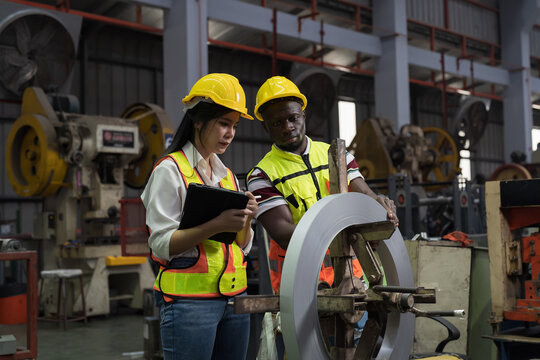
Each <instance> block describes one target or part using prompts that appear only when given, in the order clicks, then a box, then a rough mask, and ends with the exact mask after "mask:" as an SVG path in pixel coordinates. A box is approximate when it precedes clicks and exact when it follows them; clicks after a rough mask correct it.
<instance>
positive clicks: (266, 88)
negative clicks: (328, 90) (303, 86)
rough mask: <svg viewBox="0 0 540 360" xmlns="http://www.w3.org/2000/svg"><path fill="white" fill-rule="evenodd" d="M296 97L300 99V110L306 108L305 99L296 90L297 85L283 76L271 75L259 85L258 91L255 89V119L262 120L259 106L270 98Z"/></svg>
mask: <svg viewBox="0 0 540 360" xmlns="http://www.w3.org/2000/svg"><path fill="white" fill-rule="evenodd" d="M289 96H293V97H297V98H298V99H300V100H302V110H304V109H305V108H306V105H307V99H306V97H305V96H304V94H302V93H301V92H300V90H298V87H297V86H296V85H295V84H294V83H293V82H292V81H291V80H289V79H287V78H286V77H283V76H273V77H271V78H270V79H268V80H266V81H265V82H264V84H262V85H261V87H260V88H259V91H257V103H256V104H255V116H256V117H257V119H259V120H261V121H263V118H262V116H261V113H260V112H259V108H260V107H261V106H262V105H263V104H265V103H267V102H268V101H270V100H274V99H279V98H284V97H289Z"/></svg>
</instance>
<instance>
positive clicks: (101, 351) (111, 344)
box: [38, 314, 144, 360]
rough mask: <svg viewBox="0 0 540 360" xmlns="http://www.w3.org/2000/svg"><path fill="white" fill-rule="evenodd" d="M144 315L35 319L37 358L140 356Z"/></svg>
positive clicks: (108, 359) (65, 359) (112, 359)
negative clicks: (62, 322) (55, 320)
mask: <svg viewBox="0 0 540 360" xmlns="http://www.w3.org/2000/svg"><path fill="white" fill-rule="evenodd" d="M143 325H144V321H143V315H142V314H140V315H139V314H119V315H110V316H107V317H105V316H100V317H91V318H89V322H88V324H87V325H85V324H84V322H82V321H80V322H79V321H76V322H71V323H68V325H67V330H66V331H64V330H63V326H62V325H60V326H59V325H58V324H56V323H50V322H43V321H39V322H38V359H39V360H53V359H54V360H72V359H78V360H87V359H88V360H90V359H92V360H95V359H100V360H117V359H118V360H122V359H123V360H128V359H142V358H143V349H144V340H143Z"/></svg>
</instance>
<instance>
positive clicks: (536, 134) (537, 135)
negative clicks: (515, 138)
mask: <svg viewBox="0 0 540 360" xmlns="http://www.w3.org/2000/svg"><path fill="white" fill-rule="evenodd" d="M340 131H341V129H340ZM538 143H540V128H533V129H532V151H536V149H537V147H538Z"/></svg>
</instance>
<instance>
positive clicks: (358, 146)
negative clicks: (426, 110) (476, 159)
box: [348, 102, 485, 239]
mask: <svg viewBox="0 0 540 360" xmlns="http://www.w3.org/2000/svg"><path fill="white" fill-rule="evenodd" d="M472 104H473V106H476V105H475V104H478V102H474V103H472ZM480 106H484V107H485V105H484V104H483V103H482V102H480ZM465 107H467V108H470V107H471V104H465ZM469 118H474V116H472V115H471V116H465V117H464V116H462V115H460V113H459V112H458V114H457V115H456V120H455V123H458V124H460V125H459V126H458V129H457V130H456V131H455V133H456V134H455V135H451V134H450V133H449V132H447V131H445V130H443V129H441V128H437V127H424V128H421V127H419V126H416V125H410V124H409V125H404V126H402V127H401V129H400V131H399V134H396V133H395V132H394V130H393V128H394V126H393V124H392V122H391V121H390V120H388V119H383V118H369V119H366V120H364V121H362V122H361V123H360V125H359V126H358V129H357V133H356V136H355V137H354V139H353V141H352V142H351V144H350V146H349V148H348V150H349V151H350V152H351V153H352V154H353V155H354V156H355V158H356V161H357V163H358V167H359V169H360V171H361V173H362V174H363V175H364V177H365V178H366V181H367V183H368V184H370V186H371V187H372V188H374V189H376V190H377V191H380V192H383V193H385V194H388V195H389V196H390V198H392V199H393V200H394V201H395V202H396V205H397V207H398V216H399V218H400V230H401V232H402V233H403V234H404V235H405V236H406V237H407V238H409V239H411V238H412V237H413V236H414V235H415V234H419V233H424V237H428V236H430V237H436V236H439V237H440V236H443V235H445V234H447V233H449V232H451V231H454V230H460V231H464V232H466V233H474V234H478V233H485V225H484V224H485V222H484V221H483V219H482V214H483V206H484V202H483V188H482V186H481V185H476V184H473V183H471V182H470V181H468V180H466V179H464V178H463V177H461V176H460V173H461V169H460V168H459V162H460V156H459V150H460V149H466V148H467V149H468V148H469V147H470V143H471V140H470V139H471V138H473V137H472V136H469V135H467V134H469V133H470V131H469V130H467V131H465V130H464V129H466V128H467V127H468V125H467V122H466V121H465V119H469ZM475 131H476V133H475V135H474V137H475V138H478V136H479V135H478V134H477V133H478V132H480V133H481V131H480V130H478V129H476V130H475ZM454 139H458V140H457V141H455V140H454Z"/></svg>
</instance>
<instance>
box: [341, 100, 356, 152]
mask: <svg viewBox="0 0 540 360" xmlns="http://www.w3.org/2000/svg"><path fill="white" fill-rule="evenodd" d="M338 112H339V137H340V138H341V139H343V140H345V145H346V146H349V145H350V144H351V141H352V140H353V138H354V135H356V104H355V103H354V102H352V101H338Z"/></svg>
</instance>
